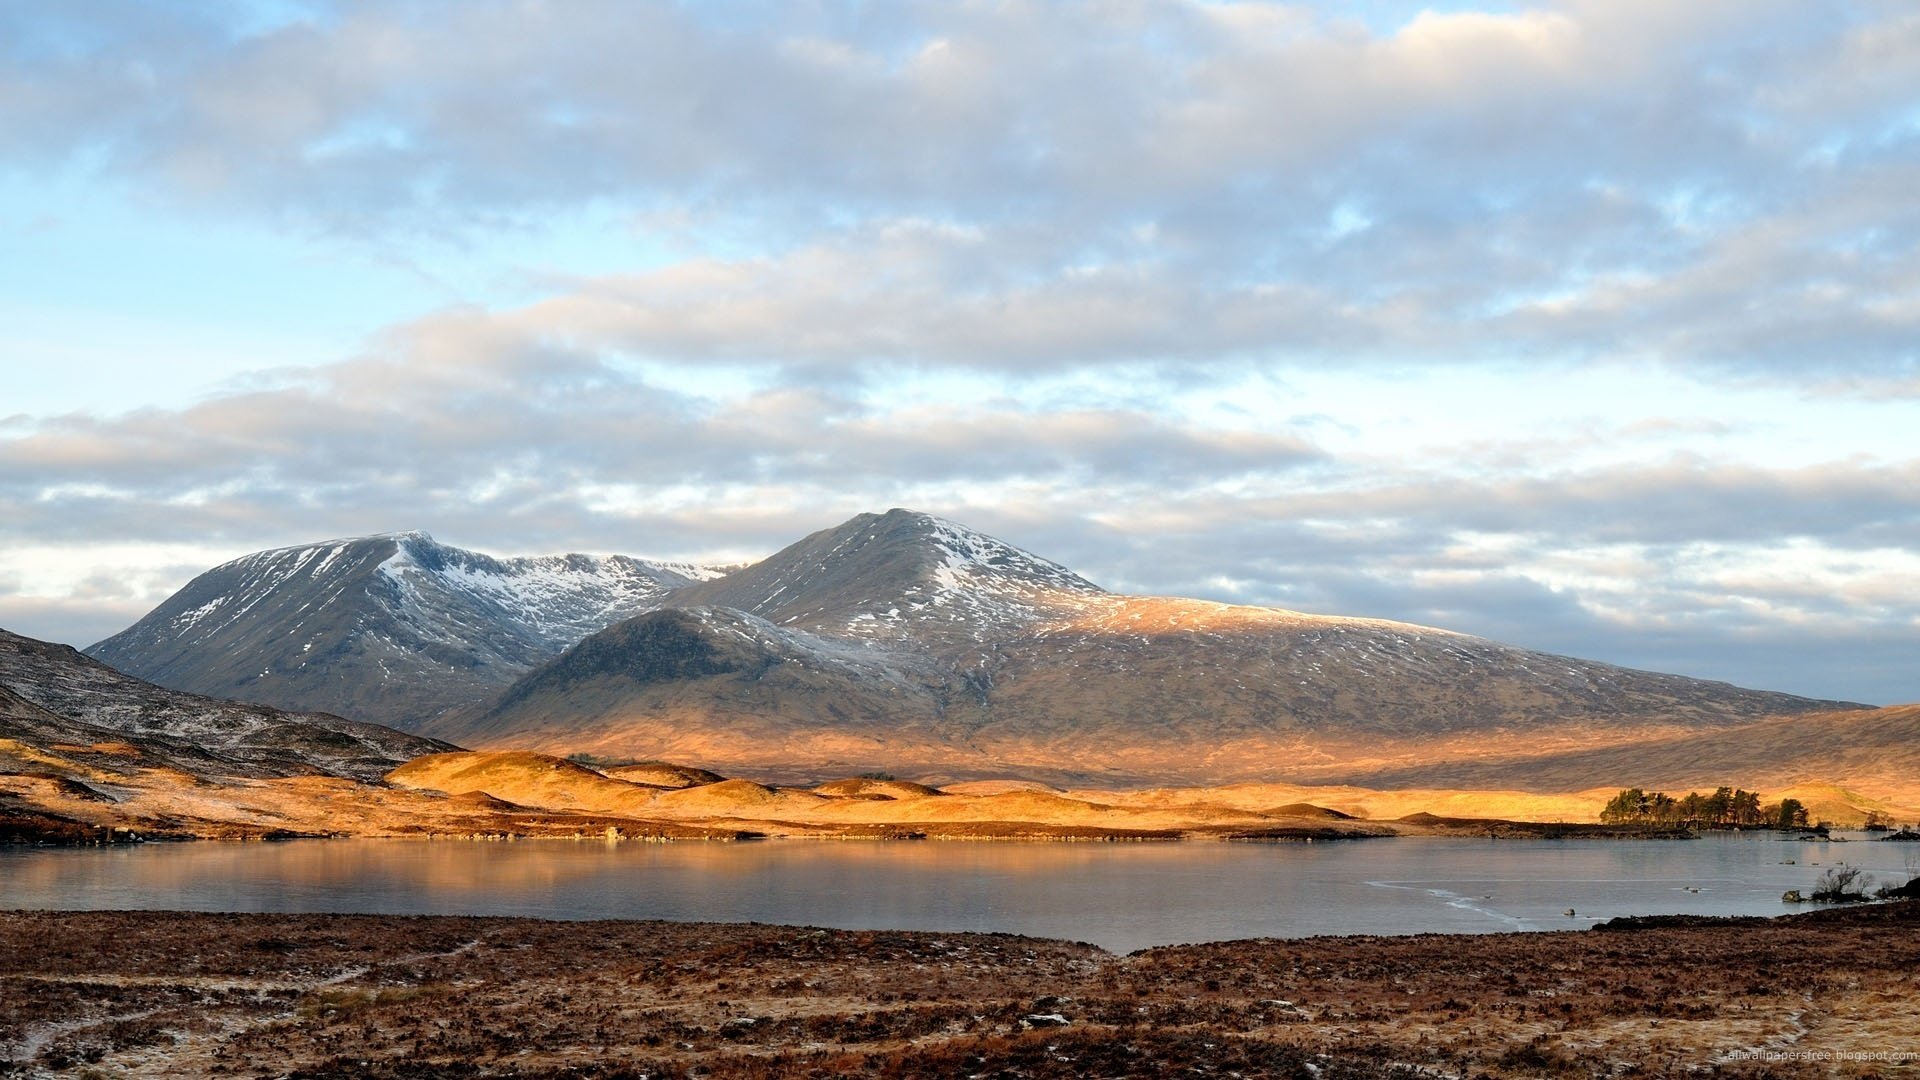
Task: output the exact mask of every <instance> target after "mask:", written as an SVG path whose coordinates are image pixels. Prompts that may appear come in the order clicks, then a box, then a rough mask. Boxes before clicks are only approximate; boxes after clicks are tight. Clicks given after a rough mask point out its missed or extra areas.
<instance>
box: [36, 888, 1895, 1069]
mask: <svg viewBox="0 0 1920 1080" xmlns="http://www.w3.org/2000/svg"><path fill="white" fill-rule="evenodd" d="M1916 1032H1920V903H1896V904H1878V905H1871V906H1862V907H1855V908H1850V909H1835V910H1823V911H1817V912H1812V913H1808V914H1803V915H1795V916H1789V917H1783V918H1777V919H1701V918H1673V919H1643V920H1632V921H1630V922H1628V923H1627V924H1626V925H1615V924H1607V925H1603V926H1601V927H1597V928H1595V929H1592V930H1584V931H1568V932H1556V933H1525V934H1493V935H1474V936H1470V937H1451V936H1440V935H1422V936H1414V937H1371V938H1366V937H1361V938H1315V939H1305V940H1294V941H1271V940H1263V941H1240V942H1223V943H1217V944H1208V945H1194V946H1173V947H1166V948H1158V949H1151V950H1147V951H1144V952H1140V953H1135V954H1132V955H1129V956H1115V955H1112V954H1110V953H1106V952H1103V951H1101V950H1099V949H1096V948H1094V947H1092V946H1088V945H1081V944H1075V943H1070V942H1061V941H1048V940H1041V939H1034V938H1021V937H1013V936H1007V935H995V934H936V933H902V932H890V931H889V932H880V931H874V932H849V931H837V930H817V929H808V928H799V927H785V926H763V925H751V924H749V925H736V924H698V923H659V922H544V921H538V920H531V919H496V918H457V917H411V918H409V917H391V916H348V915H216V914H183V913H168V912H12V913H0V1076H71V1077H83V1076H167V1077H175V1076H234V1077H270V1076H271V1077H278V1076H294V1077H314V1078H318V1077H393V1078H414V1077H439V1076H453V1077H460V1076H506V1077H639V1076H648V1077H682V1076H711V1077H722V1078H726V1077H786V1076H801V1077H838V1076H876V1077H964V1076H976V1077H1080V1076H1115V1077H1118V1076H1137V1077H1173V1076H1183V1077H1185V1076H1234V1075H1238V1076H1247V1077H1301V1078H1315V1080H1338V1078H1342V1077H1373V1076H1402V1077H1408V1078H1412V1077H1439V1076H1457V1077H1480V1076H1486V1077H1539V1076H1584V1077H1593V1076H1640V1077H1664V1076H1695V1077H1698V1076H1732V1077H1761V1076H1766V1077H1775V1076H1788V1077H1793V1076H1895V1075H1914V1074H1916V1073H1920V1036H1917V1035H1916V1034H1915V1033H1916ZM1908 1054H1911V1055H1915V1056H1914V1057H1912V1058H1909V1059H1908V1060H1906V1061H1904V1062H1901V1061H1900V1060H1898V1059H1899V1058H1900V1057H1902V1056H1903V1055H1908Z"/></svg>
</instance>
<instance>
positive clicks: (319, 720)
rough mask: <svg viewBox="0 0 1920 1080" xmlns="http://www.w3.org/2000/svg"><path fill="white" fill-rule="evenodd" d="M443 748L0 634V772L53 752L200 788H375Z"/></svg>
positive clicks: (20, 768) (14, 769)
mask: <svg viewBox="0 0 1920 1080" xmlns="http://www.w3.org/2000/svg"><path fill="white" fill-rule="evenodd" d="M446 749H449V747H448V746H447V744H445V743H439V742H435V741H433V740H431V739H424V738H420V737H418V736H415V735H408V734H405V733H403V732H399V731H395V730H393V729H392V728H386V727H381V726H379V725H377V724H363V723H358V722H356V721H352V720H346V719H342V718H341V717H338V716H330V715H327V714H324V713H290V712H282V711H280V710H278V709H273V708H269V707H267V706H264V705H252V704H243V703H239V702H232V701H219V700H215V699H212V698H206V697H201V696H199V695H196V694H186V693H181V692H179V691H174V690H167V689H164V688H162V687H159V686H155V685H153V684H151V683H148V682H145V681H142V680H140V679H136V678H133V677H131V676H129V675H125V674H122V673H121V672H118V671H115V670H113V669H112V668H110V667H108V666H107V665H105V664H103V663H100V662H99V661H97V660H94V659H92V658H91V657H88V656H85V655H83V654H81V653H79V652H77V651H75V650H74V649H71V648H69V647H67V646H65V645H55V644H51V643H48V642H44V641H36V640H34V639H32V638H27V637H21V636H20V635H18V634H12V633H8V632H7V631H5V630H0V772H19V771H32V770H31V769H29V768H27V767H25V766H24V765H23V762H30V761H33V760H37V758H36V755H45V754H47V753H50V752H51V753H58V754H63V755H69V756H71V755H81V756H86V755H89V754H91V755H95V756H97V757H100V758H101V759H103V760H105V759H115V760H120V761H122V763H126V762H137V763H138V765H139V767H141V768H168V769H172V770H175V771H178V772H180V773H182V774H185V775H187V776H191V777H194V778H197V779H200V780H206V779H209V778H216V777H275V776H302V775H313V774H321V775H331V776H340V777H351V778H355V779H360V780H374V779H377V778H379V777H380V776H381V775H382V774H384V773H385V772H386V771H387V770H389V769H391V768H393V767H394V766H395V765H397V764H399V763H400V762H403V761H406V760H408V759H409V758H413V757H416V756H418V755H420V754H426V753H434V752H436V751H441V750H446ZM42 765H44V762H42Z"/></svg>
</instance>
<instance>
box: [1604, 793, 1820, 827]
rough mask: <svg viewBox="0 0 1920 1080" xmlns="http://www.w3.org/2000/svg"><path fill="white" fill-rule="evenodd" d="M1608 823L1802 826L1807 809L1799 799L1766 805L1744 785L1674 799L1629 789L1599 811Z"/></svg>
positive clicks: (1805, 819) (1674, 825)
mask: <svg viewBox="0 0 1920 1080" xmlns="http://www.w3.org/2000/svg"><path fill="white" fill-rule="evenodd" d="M1600 820H1601V821H1603V822H1605V823H1607V824H1609V825H1667V826H1673V827H1680V828H1688V829H1751V828H1763V827H1764V828H1774V829H1803V828H1806V826H1807V808H1806V807H1805V806H1802V805H1801V804H1800V800H1798V799H1782V800H1780V801H1779V802H1777V803H1771V804H1768V805H1766V806H1762V805H1761V804H1760V793H1759V792H1757V791H1748V790H1746V789H1745V788H1735V787H1723V788H1716V789H1714V791H1713V794H1711V795H1702V794H1700V793H1699V792H1697V791H1689V792H1687V793H1686V794H1685V795H1683V796H1681V797H1680V798H1677V799H1676V798H1674V797H1673V796H1671V795H1669V794H1667V793H1666V792H1664V791H1643V790H1641V789H1640V788H1627V789H1626V790H1625V791H1622V792H1621V793H1620V794H1618V795H1615V796H1614V797H1613V798H1612V799H1611V800H1609V801H1608V802H1607V805H1606V807H1605V808H1604V809H1602V810H1601V811H1600Z"/></svg>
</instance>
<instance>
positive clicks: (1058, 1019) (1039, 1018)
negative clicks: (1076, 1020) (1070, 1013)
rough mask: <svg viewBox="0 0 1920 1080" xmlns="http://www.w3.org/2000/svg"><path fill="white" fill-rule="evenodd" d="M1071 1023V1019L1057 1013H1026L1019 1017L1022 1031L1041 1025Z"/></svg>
mask: <svg viewBox="0 0 1920 1080" xmlns="http://www.w3.org/2000/svg"><path fill="white" fill-rule="evenodd" d="M1071 1023H1073V1021H1071V1020H1068V1019H1067V1018H1066V1017H1064V1016H1062V1015H1060V1014H1059V1013H1028V1014H1027V1015H1025V1016H1023V1017H1021V1018H1020V1028H1021V1030H1022V1031H1027V1030H1031V1029H1033V1028H1043V1027H1066V1026H1068V1025H1069V1024H1071Z"/></svg>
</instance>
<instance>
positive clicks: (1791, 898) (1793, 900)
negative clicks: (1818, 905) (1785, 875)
mask: <svg viewBox="0 0 1920 1080" xmlns="http://www.w3.org/2000/svg"><path fill="white" fill-rule="evenodd" d="M1805 899H1806V898H1805V897H1803V896H1801V895H1800V890H1799V889H1788V890H1787V891H1786V892H1783V893H1781V894H1780V902H1781V903H1783V904H1798V903H1802V902H1804V901H1805Z"/></svg>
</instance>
